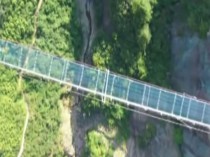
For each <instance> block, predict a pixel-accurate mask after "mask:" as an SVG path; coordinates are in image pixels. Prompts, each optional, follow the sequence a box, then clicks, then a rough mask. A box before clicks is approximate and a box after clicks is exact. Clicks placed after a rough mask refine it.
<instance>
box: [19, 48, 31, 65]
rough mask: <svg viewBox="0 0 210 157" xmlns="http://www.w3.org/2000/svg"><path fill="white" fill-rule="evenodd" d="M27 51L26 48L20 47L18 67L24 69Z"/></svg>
mask: <svg viewBox="0 0 210 157" xmlns="http://www.w3.org/2000/svg"><path fill="white" fill-rule="evenodd" d="M28 51H29V49H28V48H26V47H22V54H21V57H20V58H19V67H24V64H25V60H26V57H27V56H28Z"/></svg>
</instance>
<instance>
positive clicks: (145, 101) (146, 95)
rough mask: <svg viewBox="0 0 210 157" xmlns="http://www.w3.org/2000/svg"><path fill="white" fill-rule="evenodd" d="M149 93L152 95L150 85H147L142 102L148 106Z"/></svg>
mask: <svg viewBox="0 0 210 157" xmlns="http://www.w3.org/2000/svg"><path fill="white" fill-rule="evenodd" d="M142 85H143V84H142ZM149 95H150V86H146V85H145V91H144V92H143V97H142V102H143V105H144V106H148V103H149Z"/></svg>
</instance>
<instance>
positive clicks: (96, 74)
mask: <svg viewBox="0 0 210 157" xmlns="http://www.w3.org/2000/svg"><path fill="white" fill-rule="evenodd" d="M0 63H1V64H4V65H6V66H9V67H11V68H15V69H17V70H22V71H24V72H25V73H27V74H29V75H34V76H38V77H42V78H44V79H48V80H52V81H56V82H59V83H61V84H68V85H71V86H72V87H75V88H77V89H80V90H83V91H86V92H90V93H93V94H96V95H100V96H102V97H103V100H104V101H105V100H106V99H111V100H115V101H119V102H122V103H126V104H127V105H130V106H134V107H139V108H141V109H145V110H148V111H152V112H155V113H158V114H161V115H165V116H169V117H172V118H175V119H178V120H183V121H185V122H189V123H192V124H196V125H200V126H203V127H207V128H210V102H207V101H204V100H198V99H197V98H196V97H193V96H189V95H186V94H181V93H178V92H175V91H170V90H167V89H164V88H161V87H158V86H155V85H151V84H148V83H145V82H142V81H137V80H134V79H132V78H128V77H126V76H122V75H119V74H115V73H112V72H109V71H108V70H100V69H97V68H95V67H90V66H88V65H85V64H82V63H77V62H75V61H70V60H66V59H64V58H59V57H57V56H53V55H50V54H47V53H43V52H41V51H40V50H37V49H32V48H29V47H25V46H23V45H20V44H15V43H12V42H9V41H4V40H0ZM0 73H1V72H0Z"/></svg>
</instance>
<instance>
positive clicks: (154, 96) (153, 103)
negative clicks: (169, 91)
mask: <svg viewBox="0 0 210 157" xmlns="http://www.w3.org/2000/svg"><path fill="white" fill-rule="evenodd" d="M159 94H160V90H159V89H157V88H154V87H150V94H149V101H148V106H150V107H152V108H154V109H156V108H157V104H158V98H159Z"/></svg>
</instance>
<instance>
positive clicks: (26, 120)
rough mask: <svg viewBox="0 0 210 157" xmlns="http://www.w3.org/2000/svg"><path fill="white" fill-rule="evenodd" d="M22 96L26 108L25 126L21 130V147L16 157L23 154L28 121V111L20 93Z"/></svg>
mask: <svg viewBox="0 0 210 157" xmlns="http://www.w3.org/2000/svg"><path fill="white" fill-rule="evenodd" d="M22 95H23V100H24V102H25V108H26V119H25V124H24V128H23V135H22V140H21V146H20V150H19V153H18V157H21V156H22V154H23V150H24V145H25V134H26V129H27V126H28V120H29V116H30V114H29V109H28V103H27V101H26V98H25V95H24V94H23V93H22Z"/></svg>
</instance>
